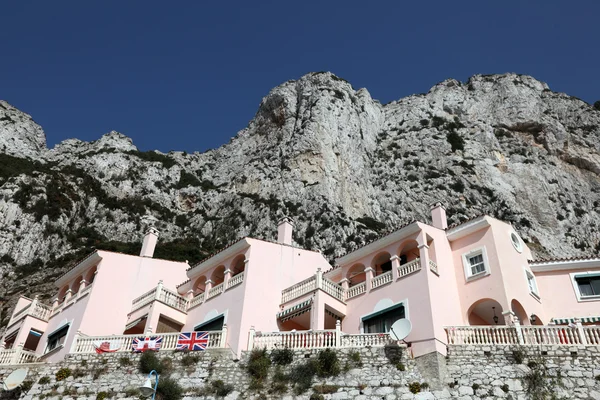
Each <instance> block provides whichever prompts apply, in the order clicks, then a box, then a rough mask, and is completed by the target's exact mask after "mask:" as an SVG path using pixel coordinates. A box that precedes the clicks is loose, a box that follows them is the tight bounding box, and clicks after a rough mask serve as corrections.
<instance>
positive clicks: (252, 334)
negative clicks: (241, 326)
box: [248, 326, 256, 351]
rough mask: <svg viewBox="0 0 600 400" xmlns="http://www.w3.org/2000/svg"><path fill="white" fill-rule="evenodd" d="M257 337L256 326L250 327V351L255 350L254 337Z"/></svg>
mask: <svg viewBox="0 0 600 400" xmlns="http://www.w3.org/2000/svg"><path fill="white" fill-rule="evenodd" d="M255 335H256V331H255V330H254V326H251V327H250V333H249V334H248V351H250V350H252V349H253V348H254V336H255Z"/></svg>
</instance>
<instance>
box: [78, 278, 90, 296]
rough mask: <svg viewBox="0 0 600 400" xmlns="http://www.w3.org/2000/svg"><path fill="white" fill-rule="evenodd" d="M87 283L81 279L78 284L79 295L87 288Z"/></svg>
mask: <svg viewBox="0 0 600 400" xmlns="http://www.w3.org/2000/svg"><path fill="white" fill-rule="evenodd" d="M87 283H88V282H87V281H86V280H85V279H82V280H81V282H79V293H81V292H83V289H85V288H86V287H87Z"/></svg>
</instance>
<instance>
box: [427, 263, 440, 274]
mask: <svg viewBox="0 0 600 400" xmlns="http://www.w3.org/2000/svg"><path fill="white" fill-rule="evenodd" d="M429 269H430V270H431V272H433V273H434V274H436V275H439V272H438V266H437V264H436V263H435V262H433V261H432V260H429Z"/></svg>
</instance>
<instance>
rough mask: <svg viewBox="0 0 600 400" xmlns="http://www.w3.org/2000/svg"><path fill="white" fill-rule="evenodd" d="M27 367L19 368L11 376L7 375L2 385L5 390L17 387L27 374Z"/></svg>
mask: <svg viewBox="0 0 600 400" xmlns="http://www.w3.org/2000/svg"><path fill="white" fill-rule="evenodd" d="M27 371H28V370H27V369H17V370H15V371H13V372H12V373H11V374H10V375H9V376H7V377H6V379H5V380H4V383H3V384H2V387H3V389H4V390H13V389H16V388H17V387H18V386H19V385H20V384H21V383H22V382H23V381H24V380H25V377H26V376H27Z"/></svg>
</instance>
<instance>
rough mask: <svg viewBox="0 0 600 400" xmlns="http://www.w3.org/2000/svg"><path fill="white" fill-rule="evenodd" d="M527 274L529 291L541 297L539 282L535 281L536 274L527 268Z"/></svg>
mask: <svg viewBox="0 0 600 400" xmlns="http://www.w3.org/2000/svg"><path fill="white" fill-rule="evenodd" d="M525 276H526V277H527V286H529V292H530V293H531V294H533V295H534V296H535V297H538V298H539V297H540V295H539V293H538V288H537V283H536V281H535V276H534V275H533V274H532V273H531V272H529V271H527V270H525Z"/></svg>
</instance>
